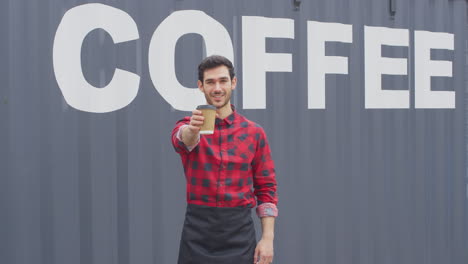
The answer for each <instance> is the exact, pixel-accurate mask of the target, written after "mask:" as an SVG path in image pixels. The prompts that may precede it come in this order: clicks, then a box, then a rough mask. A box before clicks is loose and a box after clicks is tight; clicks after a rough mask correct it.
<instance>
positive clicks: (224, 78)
mask: <svg viewBox="0 0 468 264" xmlns="http://www.w3.org/2000/svg"><path fill="white" fill-rule="evenodd" d="M214 80H229V77H227V76H224V77H219V78H218V79H216V78H210V79H205V82H208V81H214Z"/></svg>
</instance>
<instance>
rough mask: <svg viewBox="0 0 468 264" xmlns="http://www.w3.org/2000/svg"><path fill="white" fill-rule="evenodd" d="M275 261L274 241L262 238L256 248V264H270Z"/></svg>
mask: <svg viewBox="0 0 468 264" xmlns="http://www.w3.org/2000/svg"><path fill="white" fill-rule="evenodd" d="M272 261H273V239H264V238H262V239H261V240H260V241H259V242H258V244H257V247H256V248H255V255H254V264H257V263H258V264H270V263H271V262H272Z"/></svg>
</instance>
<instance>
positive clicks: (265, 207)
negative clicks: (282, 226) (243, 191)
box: [256, 203, 278, 218]
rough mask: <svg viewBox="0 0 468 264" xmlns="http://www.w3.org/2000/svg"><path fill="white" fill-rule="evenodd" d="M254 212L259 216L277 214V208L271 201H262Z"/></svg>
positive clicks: (274, 215)
mask: <svg viewBox="0 0 468 264" xmlns="http://www.w3.org/2000/svg"><path fill="white" fill-rule="evenodd" d="M256 212H257V216H258V217H259V218H262V217H267V216H273V217H277V216H278V208H277V207H276V205H275V204H273V203H262V204H261V205H259V206H257V209H256Z"/></svg>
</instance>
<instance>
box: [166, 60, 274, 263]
mask: <svg viewBox="0 0 468 264" xmlns="http://www.w3.org/2000/svg"><path fill="white" fill-rule="evenodd" d="M236 84H237V78H236V77H235V74H234V68H233V66H232V63H231V62H230V61H229V60H228V59H226V58H225V57H222V56H217V55H214V56H210V57H207V58H205V59H204V60H203V61H202V62H201V63H200V65H199V66H198V88H199V90H200V91H201V92H202V93H203V94H204V95H205V98H206V101H207V103H208V104H210V105H213V106H215V107H216V116H217V118H216V123H215V132H214V134H212V135H200V133H199V131H200V127H201V126H202V125H203V122H204V117H203V115H202V113H201V111H198V110H194V111H193V112H192V116H191V117H185V118H184V119H182V120H180V121H178V122H177V124H176V126H175V128H174V130H173V131H172V144H173V145H174V148H175V150H176V151H177V152H178V153H179V154H180V156H181V159H182V164H183V166H184V171H185V177H186V181H187V189H186V190H187V211H186V215H185V222H184V228H183V231H182V237H181V242H180V249H179V260H178V263H179V264H192V263H193V264H231V263H232V264H251V263H260V264H269V263H271V262H272V260H273V238H274V222H275V217H276V216H277V215H278V210H277V207H276V205H277V202H278V199H277V195H276V179H275V169H274V162H273V160H272V158H271V154H270V147H269V145H268V142H267V138H266V135H265V132H264V130H263V128H261V127H260V126H259V125H257V124H255V123H254V122H252V121H250V120H248V119H247V118H245V117H244V116H242V115H240V114H239V113H237V111H236V110H235V108H234V106H233V105H231V93H232V91H233V90H234V89H235V88H236ZM256 204H258V206H257V209H256V212H257V215H258V216H259V217H260V218H261V223H262V238H261V240H260V241H259V242H258V244H257V243H256V237H255V230H254V226H253V221H252V218H251V215H250V208H253V207H255V205H256Z"/></svg>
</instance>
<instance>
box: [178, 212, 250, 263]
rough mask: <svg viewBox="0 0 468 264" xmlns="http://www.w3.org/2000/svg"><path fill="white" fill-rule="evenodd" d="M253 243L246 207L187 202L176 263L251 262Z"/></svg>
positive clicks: (248, 213)
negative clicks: (214, 205) (212, 205)
mask: <svg viewBox="0 0 468 264" xmlns="http://www.w3.org/2000/svg"><path fill="white" fill-rule="evenodd" d="M256 244H257V242H256V237H255V228H254V224H253V220H252V216H251V214H250V208H231V207H209V206H202V205H194V204H188V205H187V211H186V214H185V222H184V228H183V230H182V238H181V241H180V248H179V260H178V264H252V263H253V259H254V258H253V257H254V253H255V247H256Z"/></svg>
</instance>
